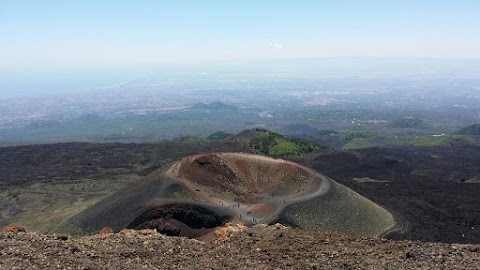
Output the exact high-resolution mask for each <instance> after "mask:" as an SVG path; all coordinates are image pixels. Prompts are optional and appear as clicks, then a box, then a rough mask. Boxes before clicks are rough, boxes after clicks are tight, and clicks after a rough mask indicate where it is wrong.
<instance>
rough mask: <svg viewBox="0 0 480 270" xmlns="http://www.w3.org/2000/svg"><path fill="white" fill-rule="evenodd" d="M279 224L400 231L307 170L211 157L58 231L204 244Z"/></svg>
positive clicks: (195, 159) (189, 160) (160, 173)
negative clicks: (228, 231) (210, 237)
mask: <svg viewBox="0 0 480 270" xmlns="http://www.w3.org/2000/svg"><path fill="white" fill-rule="evenodd" d="M277 221H281V222H284V223H288V224H290V225H291V226H295V227H299V228H302V229H308V230H319V231H328V232H336V233H347V234H353V235H363V236H379V235H382V234H383V233H385V232H388V231H389V230H391V229H392V228H393V227H394V226H395V221H394V219H393V217H392V215H391V214H390V213H389V212H388V211H386V210H385V209H383V208H381V207H380V206H378V205H376V204H374V203H373V202H371V201H370V200H368V199H366V198H364V197H362V196H360V195H359V194H357V193H355V192H353V191H352V190H350V189H348V188H346V187H344V186H342V185H339V184H337V183H335V182H334V181H332V180H331V179H330V178H328V177H326V176H324V175H322V174H319V173H317V172H315V171H313V170H311V169H309V168H307V167H304V166H302V165H299V164H296V163H293V162H290V161H286V160H281V159H273V158H268V157H265V156H260V155H252V154H245V153H214V154H203V155H193V156H188V157H186V158H183V159H181V160H179V161H177V162H174V163H173V164H171V165H170V166H169V167H168V168H167V169H162V170H157V171H155V172H153V173H152V174H150V175H149V176H147V177H145V178H144V179H143V180H141V181H140V182H138V183H136V184H135V185H134V186H132V187H130V188H128V189H124V190H122V191H120V192H118V193H116V194H115V195H113V196H111V197H109V198H107V199H105V200H103V201H101V202H99V203H97V204H96V205H94V206H92V207H90V208H88V209H86V210H84V211H83V212H81V213H80V214H78V215H76V216H74V217H72V218H71V219H69V220H67V221H65V222H63V223H62V224H60V225H59V226H57V227H56V228H55V229H54V232H66V233H70V234H76V235H81V234H90V233H96V232H98V231H99V230H101V229H102V228H103V227H105V226H110V227H112V228H113V229H114V230H116V231H118V230H121V229H123V228H126V227H129V228H136V229H145V228H155V229H157V230H159V231H161V232H163V233H166V234H169V235H179V236H188V237H200V236H202V235H206V234H207V233H208V232H210V231H213V230H214V229H215V228H216V227H218V226H221V225H223V224H225V223H226V222H235V223H237V222H238V223H243V224H247V225H253V224H258V223H275V222H277Z"/></svg>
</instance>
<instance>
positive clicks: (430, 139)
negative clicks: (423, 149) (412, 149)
mask: <svg viewBox="0 0 480 270" xmlns="http://www.w3.org/2000/svg"><path fill="white" fill-rule="evenodd" d="M393 144H396V145H409V146H450V145H475V141H474V140H473V139H472V138H470V137H468V136H462V135H445V136H438V137H435V136H417V137H410V138H399V139H395V140H394V141H393Z"/></svg>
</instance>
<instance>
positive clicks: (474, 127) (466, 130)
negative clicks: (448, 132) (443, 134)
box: [454, 124, 480, 135]
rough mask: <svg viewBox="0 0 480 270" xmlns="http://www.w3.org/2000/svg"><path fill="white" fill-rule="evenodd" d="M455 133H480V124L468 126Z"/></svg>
mask: <svg viewBox="0 0 480 270" xmlns="http://www.w3.org/2000/svg"><path fill="white" fill-rule="evenodd" d="M454 134H460V135H480V124H473V125H471V126H468V127H466V128H462V129H460V130H459V131H457V132H455V133H454Z"/></svg>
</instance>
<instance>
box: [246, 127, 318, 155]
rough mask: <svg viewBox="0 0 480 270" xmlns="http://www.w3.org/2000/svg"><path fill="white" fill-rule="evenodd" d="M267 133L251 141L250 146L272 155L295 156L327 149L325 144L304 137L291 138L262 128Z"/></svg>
mask: <svg viewBox="0 0 480 270" xmlns="http://www.w3.org/2000/svg"><path fill="white" fill-rule="evenodd" d="M262 131H264V132H265V133H264V134H263V135H261V136H260V137H258V138H254V139H252V140H251V141H250V146H251V147H252V148H253V149H255V150H258V151H260V152H262V153H264V154H267V155H270V156H283V157H295V156H300V155H301V154H303V153H309V152H312V151H315V150H320V149H325V148H326V147H324V146H319V145H316V144H313V143H311V142H309V141H307V140H303V139H289V138H285V137H284V136H282V135H280V134H277V133H274V132H270V131H265V130H262Z"/></svg>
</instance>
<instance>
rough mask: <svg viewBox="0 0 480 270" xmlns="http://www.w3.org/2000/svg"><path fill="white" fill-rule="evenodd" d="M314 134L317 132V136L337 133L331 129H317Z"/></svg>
mask: <svg viewBox="0 0 480 270" xmlns="http://www.w3.org/2000/svg"><path fill="white" fill-rule="evenodd" d="M315 134H317V135H318V136H325V135H331V134H338V132H336V131H335V130H333V129H321V130H319V131H317V132H316V133H315Z"/></svg>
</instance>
